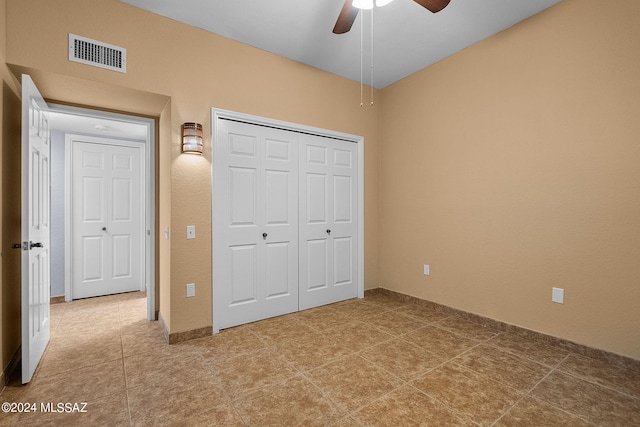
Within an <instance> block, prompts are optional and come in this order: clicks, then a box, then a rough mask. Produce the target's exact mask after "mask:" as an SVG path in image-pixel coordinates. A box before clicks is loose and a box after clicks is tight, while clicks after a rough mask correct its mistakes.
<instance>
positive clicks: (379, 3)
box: [376, 0, 393, 7]
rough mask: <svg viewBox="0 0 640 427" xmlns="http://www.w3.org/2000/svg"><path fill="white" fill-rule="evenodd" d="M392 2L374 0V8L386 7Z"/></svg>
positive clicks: (388, 0) (390, 0)
mask: <svg viewBox="0 0 640 427" xmlns="http://www.w3.org/2000/svg"><path fill="white" fill-rule="evenodd" d="M392 1H393V0H376V7H382V6H386V5H388V4H389V3H391V2H392Z"/></svg>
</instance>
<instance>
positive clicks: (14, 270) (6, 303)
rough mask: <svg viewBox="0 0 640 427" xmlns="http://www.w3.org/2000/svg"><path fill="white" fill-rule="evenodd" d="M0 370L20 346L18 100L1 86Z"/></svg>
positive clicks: (19, 109)
mask: <svg viewBox="0 0 640 427" xmlns="http://www.w3.org/2000/svg"><path fill="white" fill-rule="evenodd" d="M2 89H3V90H2V111H3V112H4V114H3V115H2V284H1V286H2V362H3V365H4V366H2V369H5V368H6V367H7V365H8V364H9V362H10V361H11V359H12V358H13V356H14V355H15V354H16V351H17V350H18V348H19V347H20V343H21V328H20V324H21V318H20V313H21V303H20V299H21V283H20V269H21V266H20V258H21V250H19V249H12V248H11V245H13V244H14V243H18V242H20V240H21V237H22V236H21V234H20V211H21V209H20V206H21V189H20V181H21V180H20V174H21V154H20V151H21V141H20V131H21V129H20V127H21V121H20V120H21V119H20V111H21V102H20V98H18V96H17V95H16V94H15V93H14V92H13V90H11V88H10V87H9V86H8V85H7V84H6V83H3V88H2Z"/></svg>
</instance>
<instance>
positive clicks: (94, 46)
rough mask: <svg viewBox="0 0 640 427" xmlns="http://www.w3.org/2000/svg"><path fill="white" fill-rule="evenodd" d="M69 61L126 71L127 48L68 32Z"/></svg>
mask: <svg viewBox="0 0 640 427" xmlns="http://www.w3.org/2000/svg"><path fill="white" fill-rule="evenodd" d="M69 61H74V62H80V63H81V64H86V65H92V66H94V67H100V68H105V69H107V70H113V71H119V72H121V73H126V72H127V49H125V48H122V47H118V46H113V45H110V44H107V43H103V42H99V41H96V40H91V39H88V38H86V37H80V36H76V35H75V34H71V33H69Z"/></svg>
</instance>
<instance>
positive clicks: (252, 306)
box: [213, 120, 298, 329]
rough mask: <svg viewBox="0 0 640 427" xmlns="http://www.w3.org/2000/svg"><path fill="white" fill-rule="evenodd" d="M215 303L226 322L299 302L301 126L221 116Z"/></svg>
mask: <svg viewBox="0 0 640 427" xmlns="http://www.w3.org/2000/svg"><path fill="white" fill-rule="evenodd" d="M218 137H219V140H218V144H220V145H219V146H218V147H217V150H216V154H215V155H216V156H217V159H216V160H217V163H216V166H217V167H216V170H215V172H214V173H215V174H216V187H215V191H217V192H218V194H216V195H214V197H215V200H216V203H218V205H217V208H215V209H216V210H215V212H216V215H217V217H216V218H215V221H216V223H217V224H219V225H220V226H219V227H218V229H217V231H218V232H217V233H215V234H214V236H213V239H214V283H215V284H216V286H214V293H215V294H214V310H219V313H220V316H219V318H220V325H219V328H220V329H223V328H228V327H231V326H236V325H240V324H243V323H248V322H252V321H255V320H260V319H264V318H267V317H273V316H278V315H281V314H286V313H291V312H293V311H297V310H298V143H297V138H298V134H297V133H294V132H287V131H284V130H280V129H273V128H269V127H264V126H256V125H250V124H246V123H240V122H235V121H229V120H221V121H220V126H219V129H218Z"/></svg>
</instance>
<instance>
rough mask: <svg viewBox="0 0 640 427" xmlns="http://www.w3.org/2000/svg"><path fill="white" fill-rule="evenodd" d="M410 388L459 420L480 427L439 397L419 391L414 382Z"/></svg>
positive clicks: (410, 384)
mask: <svg viewBox="0 0 640 427" xmlns="http://www.w3.org/2000/svg"><path fill="white" fill-rule="evenodd" d="M408 385H409V387H411V388H413V389H414V390H416V391H417V392H419V393H422V394H424V395H425V396H427V397H428V398H430V399H433V400H435V401H436V402H438V403H439V404H440V405H442V406H444V407H445V408H446V409H447V410H448V411H449V412H451V413H452V414H454V415H455V416H456V417H457V418H460V419H463V420H466V421H471V422H472V423H474V424H476V425H479V424H478V423H477V422H475V420H473V418H471V417H470V416H469V415H468V414H466V413H464V412H461V411H459V410H458V409H456V408H454V407H452V406H450V405H449V404H448V403H447V402H443V401H442V400H440V399H438V397H437V396H433V395H431V394H429V393H428V392H426V391H424V390H421V389H419V388H418V387H416V385H415V384H414V382H413V381H412V382H410V383H409V384H408Z"/></svg>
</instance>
